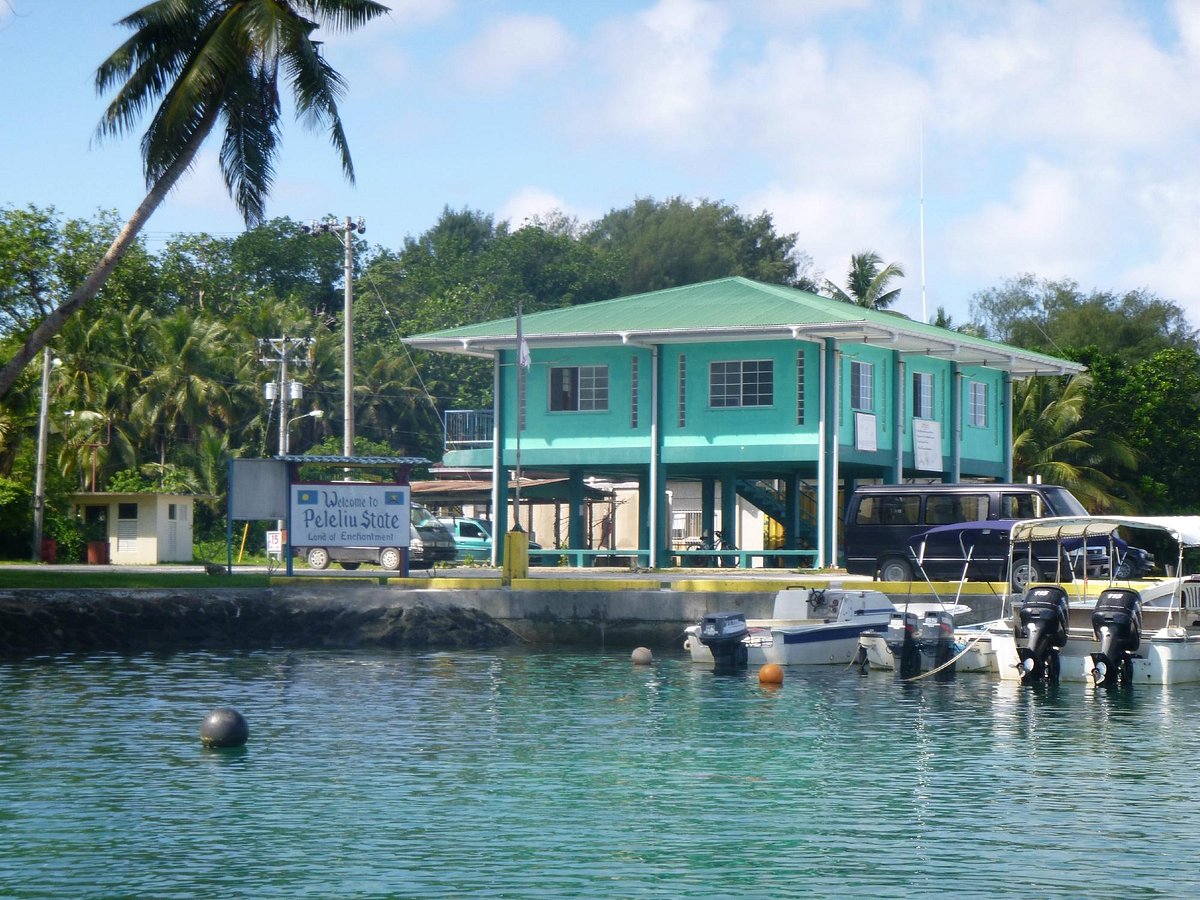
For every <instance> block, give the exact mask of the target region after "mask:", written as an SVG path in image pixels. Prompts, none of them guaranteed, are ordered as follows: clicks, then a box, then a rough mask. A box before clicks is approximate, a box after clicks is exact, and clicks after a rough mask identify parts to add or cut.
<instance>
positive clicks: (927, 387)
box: [912, 372, 933, 419]
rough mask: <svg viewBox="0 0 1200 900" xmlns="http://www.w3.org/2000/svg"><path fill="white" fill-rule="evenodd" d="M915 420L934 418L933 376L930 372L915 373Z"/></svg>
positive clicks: (913, 407)
mask: <svg viewBox="0 0 1200 900" xmlns="http://www.w3.org/2000/svg"><path fill="white" fill-rule="evenodd" d="M912 409H913V418H914V419H932V418H933V375H931V374H930V373H929V372H914V373H913V406H912Z"/></svg>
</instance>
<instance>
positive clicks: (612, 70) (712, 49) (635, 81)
mask: <svg viewBox="0 0 1200 900" xmlns="http://www.w3.org/2000/svg"><path fill="white" fill-rule="evenodd" d="M729 25H730V23H729V18H728V15H727V13H726V10H725V8H724V7H722V6H720V5H718V4H714V3H707V2H702V0H659V2H657V3H656V4H654V5H653V6H651V7H650V8H649V9H647V10H646V11H644V12H641V13H638V14H636V15H634V16H630V17H624V18H619V19H614V20H612V21H610V22H609V23H607V25H606V26H605V28H604V29H603V34H602V36H601V42H600V46H599V48H598V52H599V54H600V57H601V58H600V61H599V66H600V68H601V69H603V70H604V71H605V73H606V75H607V78H608V84H609V85H610V88H609V90H608V91H607V96H601V97H599V98H597V104H596V108H594V109H593V108H589V109H587V111H586V113H587V119H588V120H589V122H590V124H591V126H592V128H593V129H594V131H595V132H597V133H604V132H610V133H611V132H616V133H618V134H626V133H628V134H634V135H639V136H643V137H645V138H647V139H649V140H650V141H651V142H653V143H656V144H659V145H666V146H670V147H678V146H681V145H688V144H691V143H692V142H694V141H695V139H696V138H697V137H698V136H700V135H702V134H703V133H704V132H705V130H706V129H708V128H711V127H712V125H713V118H712V93H713V83H712V81H713V71H714V67H715V60H714V56H715V54H716V53H717V51H718V49H719V48H720V46H721V42H722V40H723V38H724V36H725V34H726V32H727V31H728V29H729Z"/></svg>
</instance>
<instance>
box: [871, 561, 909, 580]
mask: <svg viewBox="0 0 1200 900" xmlns="http://www.w3.org/2000/svg"><path fill="white" fill-rule="evenodd" d="M879 580H880V581H912V580H913V570H912V566H911V565H909V562H908V560H907V559H901V558H900V557H899V556H889V557H888V558H887V559H885V560H884V561H883V562H881V563H880V564H879Z"/></svg>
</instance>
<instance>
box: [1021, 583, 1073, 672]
mask: <svg viewBox="0 0 1200 900" xmlns="http://www.w3.org/2000/svg"><path fill="white" fill-rule="evenodd" d="M1017 615H1018V618H1017V634H1016V637H1017V640H1018V642H1019V641H1020V640H1022V639H1024V640H1025V646H1023V647H1022V646H1019V645H1018V647H1017V656H1018V657H1019V658H1020V662H1019V663H1018V668H1019V669H1020V670H1021V681H1023V682H1025V683H1027V684H1028V683H1030V682H1034V681H1042V680H1047V681H1057V680H1058V672H1059V658H1058V651H1059V650H1061V649H1062V648H1063V647H1065V646H1066V645H1067V627H1068V621H1069V618H1070V607H1069V606H1068V605H1067V592H1066V591H1064V590H1063V589H1062V588H1061V587H1059V586H1058V585H1045V586H1039V587H1035V588H1030V589H1029V590H1028V591H1026V592H1025V599H1024V600H1023V601H1021V606H1020V609H1019V610H1018V614H1017Z"/></svg>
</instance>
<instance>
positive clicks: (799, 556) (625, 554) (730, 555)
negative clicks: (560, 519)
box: [529, 548, 817, 569]
mask: <svg viewBox="0 0 1200 900" xmlns="http://www.w3.org/2000/svg"><path fill="white" fill-rule="evenodd" d="M668 557H669V558H670V559H671V560H672V561H674V560H676V559H678V561H679V565H680V566H686V567H692V566H700V567H703V566H738V567H740V568H743V569H746V568H749V567H750V561H751V560H752V559H754V558H756V557H759V558H762V559H772V558H778V559H779V560H780V561H781V562H782V561H785V560H786V561H787V562H788V563H789V564H790V565H789V566H788V567H789V568H799V566H800V564H801V562H802V561H804V560H807V561H808V564H809V565H810V566H812V565H816V561H817V551H815V550H732V549H731V550H672V551H670V553H669V554H668ZM529 558H530V559H534V558H537V559H540V560H542V562H543V564H545V565H554V564H555V563H557V562H558V561H559V560H560V559H565V560H566V561H567V565H569V566H575V567H577V568H583V567H586V566H592V565H595V564H596V562H597V561H598V560H601V559H603V560H613V561H615V560H621V561H623V562H626V563H628V564H632V563H634V562H635V561H636V563H637V565H639V566H648V565H650V551H649V550H622V549H620V548H617V549H613V550H569V549H565V548H560V549H549V548H547V549H542V550H530V551H529Z"/></svg>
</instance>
